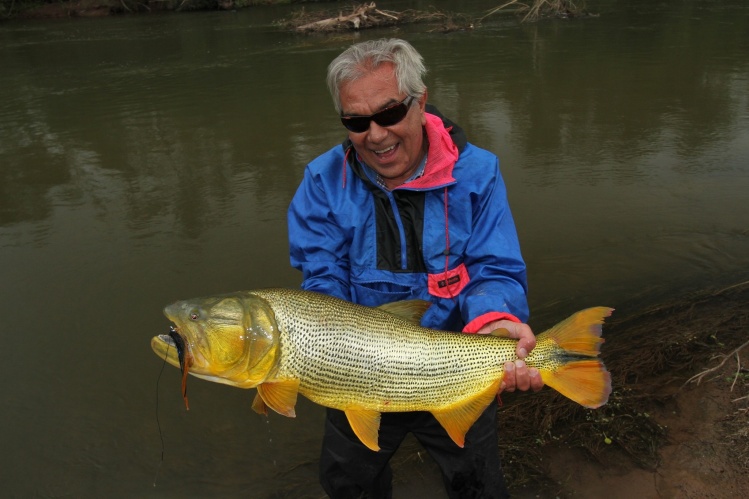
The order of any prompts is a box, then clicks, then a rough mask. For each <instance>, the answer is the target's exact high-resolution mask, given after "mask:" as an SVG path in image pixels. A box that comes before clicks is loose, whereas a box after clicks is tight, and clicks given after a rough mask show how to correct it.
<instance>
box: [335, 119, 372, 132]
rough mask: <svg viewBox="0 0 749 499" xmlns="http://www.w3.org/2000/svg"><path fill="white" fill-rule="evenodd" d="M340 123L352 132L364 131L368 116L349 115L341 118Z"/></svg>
mask: <svg viewBox="0 0 749 499" xmlns="http://www.w3.org/2000/svg"><path fill="white" fill-rule="evenodd" d="M341 123H343V126H345V127H346V129H347V130H350V131H352V132H354V133H362V132H366V131H367V129H368V128H369V116H351V117H345V118H341Z"/></svg>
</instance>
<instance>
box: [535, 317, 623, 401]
mask: <svg viewBox="0 0 749 499" xmlns="http://www.w3.org/2000/svg"><path fill="white" fill-rule="evenodd" d="M611 312H613V309H611V308H606V307H595V308H589V309H586V310H582V311H580V312H578V313H576V314H574V315H572V316H571V317H569V318H567V319H565V320H564V321H562V322H560V323H559V324H557V325H556V326H554V327H552V328H551V329H549V330H547V331H545V332H544V333H542V334H540V335H539V337H538V345H537V346H536V349H539V347H541V348H540V350H544V344H547V347H546V348H549V349H551V351H552V354H551V357H552V359H551V361H550V362H549V364H551V365H552V366H556V367H551V368H540V369H539V371H540V373H541V379H543V381H544V383H545V384H547V385H549V386H550V387H551V388H553V389H555V390H556V391H558V392H559V393H561V394H562V395H564V396H565V397H567V398H569V399H571V400H573V401H575V402H577V403H578V404H580V405H583V406H585V407H588V408H590V409H595V408H597V407H600V406H602V405H603V404H605V403H606V402H607V401H608V399H609V395H610V394H611V374H610V373H609V372H608V371H607V370H606V366H604V364H603V362H602V361H601V360H600V359H598V358H596V357H598V355H599V353H600V349H601V344H602V343H603V342H604V340H603V338H601V325H602V324H603V321H604V319H605V318H606V317H608V316H610V315H611ZM536 349H534V351H535V350H536Z"/></svg>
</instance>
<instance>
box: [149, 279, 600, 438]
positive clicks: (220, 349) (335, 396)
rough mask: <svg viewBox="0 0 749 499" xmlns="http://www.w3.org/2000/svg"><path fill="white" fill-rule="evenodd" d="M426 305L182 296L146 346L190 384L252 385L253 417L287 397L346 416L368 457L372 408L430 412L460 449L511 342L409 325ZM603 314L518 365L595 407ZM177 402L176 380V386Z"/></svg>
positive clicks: (562, 332)
mask: <svg viewBox="0 0 749 499" xmlns="http://www.w3.org/2000/svg"><path fill="white" fill-rule="evenodd" d="M428 306H429V303H428V302H422V301H419V300H414V301H408V302H397V303H393V304H389V305H384V306H382V307H378V308H370V307H365V306H362V305H356V304H353V303H350V302H347V301H343V300H339V299H337V298H333V297H330V296H326V295H322V294H319V293H312V292H308V291H301V290H290V289H265V290H259V291H241V292H237V293H232V294H227V295H221V296H215V297H207V298H199V299H194V300H186V301H180V302H177V303H174V304H172V305H169V306H167V307H166V308H165V309H164V313H165V314H166V316H167V317H168V318H169V319H170V320H171V321H172V322H174V324H175V325H176V327H173V328H172V329H171V332H170V333H169V334H168V335H159V336H155V337H154V338H153V339H152V340H151V347H152V348H153V350H154V351H155V352H156V354H157V355H159V356H160V357H161V358H163V359H165V360H166V361H167V362H169V363H170V364H172V365H174V366H177V367H181V368H182V369H183V376H186V374H187V372H189V373H190V374H192V375H194V376H197V377H198V378H202V379H206V380H209V381H215V382H218V383H224V384H228V385H233V386H236V387H239V388H257V391H258V393H257V396H256V397H255V401H254V403H253V409H254V410H255V411H256V412H259V413H265V414H267V408H268V407H270V408H271V409H273V410H274V411H276V412H278V413H280V414H283V415H284V416H289V417H294V416H295V412H294V406H295V405H296V400H297V394H299V393H301V394H302V395H304V396H305V397H307V398H308V399H310V400H311V401H313V402H315V403H317V404H320V405H322V406H325V407H332V408H335V409H340V410H342V411H344V412H345V414H346V416H347V418H348V421H349V423H350V424H351V428H352V429H353V430H354V433H356V435H357V436H358V437H359V439H360V440H361V441H362V443H363V444H364V445H366V446H367V447H369V448H370V449H372V450H374V451H376V450H379V446H378V443H377V440H378V431H379V426H380V414H381V413H383V412H409V411H428V412H431V413H432V414H433V415H434V416H435V418H436V419H437V420H438V421H439V422H440V424H441V425H442V426H443V427H444V428H445V430H446V431H447V433H448V434H449V435H450V437H451V438H452V439H453V441H454V442H455V443H456V444H457V445H459V446H461V447H462V446H463V442H464V437H465V434H466V432H467V431H468V429H469V428H470V427H471V425H473V423H474V422H475V421H476V419H478V417H479V416H480V415H481V413H482V412H483V411H484V409H486V407H487V406H488V405H489V404H490V403H491V402H492V400H494V398H495V397H496V395H497V393H498V391H499V386H500V383H501V381H502V377H503V376H504V363H505V362H507V361H513V360H515V359H516V354H515V347H516V344H517V341H516V340H512V339H508V338H504V337H501V336H499V334H501V332H502V331H495V332H494V333H492V334H491V335H476V334H463V333H455V332H447V331H438V330H434V329H428V328H424V327H421V326H419V325H418V323H419V320H420V318H421V315H422V314H423V313H424V311H425V310H426V309H427V308H428ZM611 311H612V309H610V308H604V307H598V308H590V309H587V310H583V311H581V312H578V313H576V314H575V315H573V316H571V317H570V318H568V319H566V320H564V321H562V322H560V323H559V324H557V325H556V326H554V327H552V328H551V329H549V330H548V331H545V332H544V333H542V334H540V335H538V337H537V342H536V347H535V348H534V349H533V350H532V351H531V353H530V354H529V355H528V357H526V358H525V362H526V364H527V365H528V366H529V367H535V368H537V369H538V370H539V372H540V373H541V378H542V379H543V381H544V383H545V384H546V385H548V386H550V387H552V388H554V389H555V390H557V391H559V392H560V393H562V394H563V395H565V396H567V397H569V398H570V399H572V400H574V401H575V402H577V403H579V404H582V405H583V406H585V407H590V408H596V407H599V406H601V405H603V404H605V403H606V401H607V400H608V396H609V393H610V392H611V377H610V375H609V373H608V371H607V370H606V368H605V367H604V365H603V363H602V362H601V360H599V359H598V358H597V356H598V354H599V350H600V345H601V343H603V339H602V338H601V324H602V323H603V319H604V318H605V317H608V316H609V315H610V314H611ZM183 395H184V378H183Z"/></svg>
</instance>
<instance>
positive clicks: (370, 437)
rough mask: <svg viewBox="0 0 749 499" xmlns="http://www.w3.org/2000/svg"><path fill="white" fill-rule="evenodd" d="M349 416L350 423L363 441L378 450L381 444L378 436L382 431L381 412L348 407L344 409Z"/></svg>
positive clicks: (372, 448)
mask: <svg viewBox="0 0 749 499" xmlns="http://www.w3.org/2000/svg"><path fill="white" fill-rule="evenodd" d="M344 412H345V413H346V417H347V418H348V424H349V425H351V429H352V430H354V433H356V436H357V437H359V440H361V443H363V444H364V445H366V446H367V447H369V448H370V449H371V450H373V451H375V452H377V451H378V450H380V446H379V445H378V444H377V436H378V434H379V433H380V413H379V412H377V411H368V410H366V409H348V410H346V411H344Z"/></svg>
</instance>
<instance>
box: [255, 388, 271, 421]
mask: <svg viewBox="0 0 749 499" xmlns="http://www.w3.org/2000/svg"><path fill="white" fill-rule="evenodd" d="M252 410H253V411H255V412H257V413H258V414H262V415H263V416H267V415H268V406H267V405H265V402H264V401H263V397H261V396H260V394H259V393H256V394H255V399H254V400H253V401H252Z"/></svg>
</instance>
